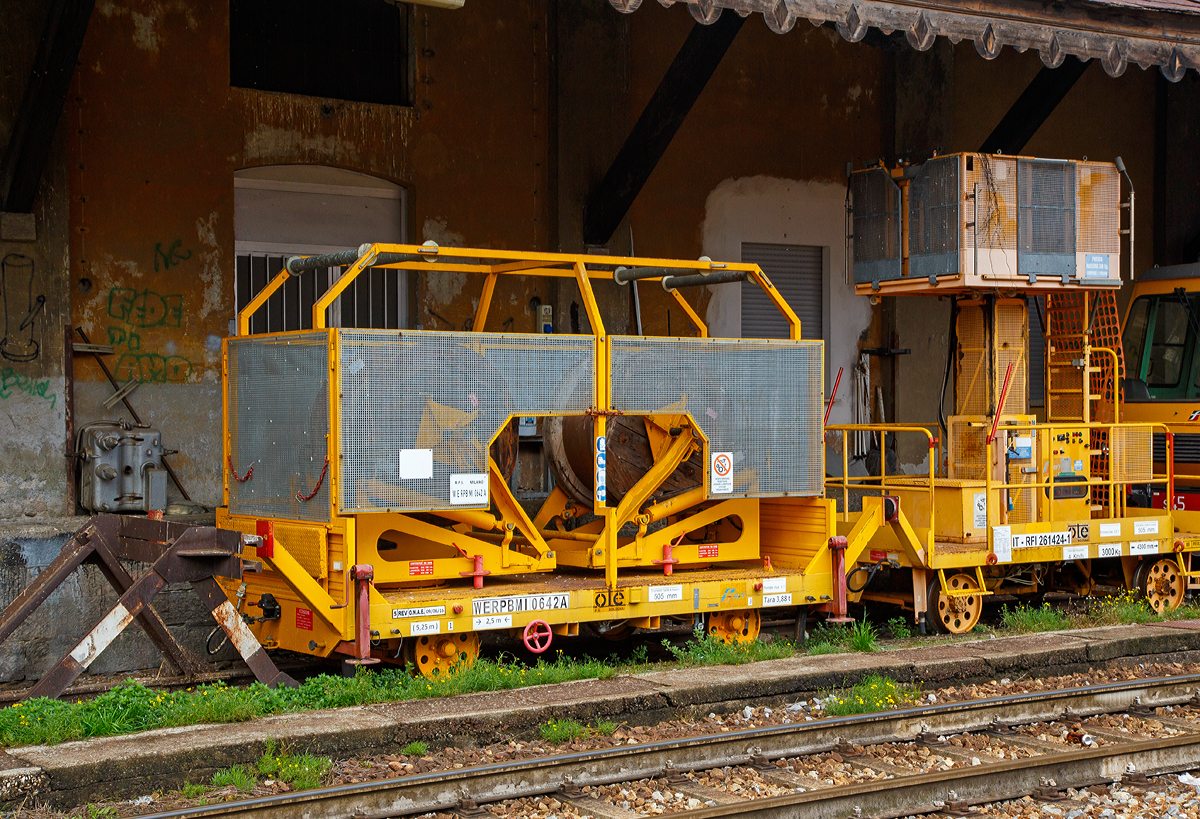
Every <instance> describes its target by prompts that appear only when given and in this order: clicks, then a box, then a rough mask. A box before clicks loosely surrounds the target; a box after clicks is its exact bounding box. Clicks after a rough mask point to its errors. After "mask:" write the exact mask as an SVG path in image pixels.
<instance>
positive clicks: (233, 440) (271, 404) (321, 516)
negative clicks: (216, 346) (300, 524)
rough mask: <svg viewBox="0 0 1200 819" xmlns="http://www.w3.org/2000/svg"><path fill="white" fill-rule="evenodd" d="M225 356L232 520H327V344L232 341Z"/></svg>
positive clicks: (296, 338)
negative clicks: (248, 517) (243, 517)
mask: <svg viewBox="0 0 1200 819" xmlns="http://www.w3.org/2000/svg"><path fill="white" fill-rule="evenodd" d="M227 349H228V354H229V370H228V382H227V389H228V391H229V396H228V399H229V414H228V418H229V460H230V463H228V464H226V467H227V468H228V469H230V470H231V471H232V473H233V474H232V475H230V478H229V511H230V513H231V514H234V515H253V516H255V517H259V518H283V519H291V520H311V521H327V520H329V480H328V478H327V476H326V474H325V473H326V471H327V470H326V455H327V453H328V449H327V447H328V442H327V440H328V439H327V436H328V434H329V338H328V336H327V335H326V334H325V333H323V332H316V333H302V334H298V335H287V336H273V337H261V336H259V337H248V338H237V339H230V340H229V342H228V348H227ZM251 470H253V471H251ZM247 475H249V476H248V477H247ZM314 489H315V492H314ZM306 496H308V497H306Z"/></svg>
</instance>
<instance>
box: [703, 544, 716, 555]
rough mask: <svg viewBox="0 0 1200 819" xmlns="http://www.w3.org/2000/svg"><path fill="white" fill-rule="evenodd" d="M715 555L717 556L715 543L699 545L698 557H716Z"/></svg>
mask: <svg viewBox="0 0 1200 819" xmlns="http://www.w3.org/2000/svg"><path fill="white" fill-rule="evenodd" d="M716 556H717V544H715V543H703V544H701V545H700V557H716Z"/></svg>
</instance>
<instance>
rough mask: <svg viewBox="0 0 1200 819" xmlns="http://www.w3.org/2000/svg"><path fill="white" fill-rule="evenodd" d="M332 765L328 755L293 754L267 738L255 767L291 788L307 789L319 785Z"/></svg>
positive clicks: (261, 772) (264, 774)
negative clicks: (264, 748) (279, 747)
mask: <svg viewBox="0 0 1200 819" xmlns="http://www.w3.org/2000/svg"><path fill="white" fill-rule="evenodd" d="M332 765H333V763H332V762H331V761H330V759H329V757H325V756H313V755H312V754H309V753H303V754H293V753H290V752H288V751H285V750H280V749H278V748H276V747H275V742H274V740H267V750H266V752H265V753H264V754H263V755H262V756H261V757H260V758H259V760H258V763H257V766H256V767H257V768H258V772H259V773H260V774H262V775H263V776H266V777H270V778H272V779H278V780H279V781H281V782H286V783H287V784H288V785H290V786H291V787H292V789H293V790H298V791H307V790H311V789H312V788H317V787H320V785H321V780H322V779H323V778H324V777H325V774H327V773H328V772H329V769H330V767H332ZM239 790H241V788H239Z"/></svg>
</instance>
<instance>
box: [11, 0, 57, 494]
mask: <svg viewBox="0 0 1200 819" xmlns="http://www.w3.org/2000/svg"><path fill="white" fill-rule="evenodd" d="M45 13H46V10H45V8H44V7H43V4H42V3H40V2H36V1H35V0H13V2H12V3H9V4H6V8H5V14H4V16H3V20H4V23H5V24H4V25H0V54H3V55H4V70H3V71H2V72H0V150H2V149H3V147H2V146H6V145H7V144H8V139H9V134H10V133H11V131H12V127H13V122H14V120H15V118H16V115H17V111H18V110H19V108H20V105H21V101H22V99H23V98H24V96H25V89H26V86H27V84H28V81H29V72H30V70H31V68H32V65H33V60H34V54H35V52H36V50H37V44H38V41H39V40H40V39H41V31H42V26H43V25H44V23H45ZM65 130H66V128H65V123H63V122H61V121H60V122H59V127H58V131H57V133H56V135H55V137H54V140H53V143H52V145H51V148H50V153H49V157H48V159H47V162H46V169H45V171H44V173H43V175H42V181H41V186H40V187H39V190H38V195H37V197H36V198H35V200H34V203H33V208H32V217H33V223H32V225H33V236H32V237H30V236H28V234H25V235H24V236H23V240H21V241H11V240H9V241H5V240H3V239H0V262H2V263H3V266H4V268H5V269H4V274H3V280H0V310H2V311H3V312H2V313H0V322H2V325H0V336H3V337H4V339H5V341H4V343H3V344H0V518H12V517H26V516H28V517H33V516H44V515H58V514H62V513H63V512H64V511H66V508H65V507H66V503H67V493H68V486H69V484H68V475H69V465H68V463H67V461H66V458H65V455H66V434H65V430H66V415H65V413H66V402H65V400H64V398H65V392H64V390H65V381H64V377H63V346H64V329H65V325H66V323H67V321H68V320H69V315H68V313H69V310H70V307H69V295H68V291H67V283H66V282H67V275H68V257H67V241H66V237H67V175H66V161H65V156H66V138H65ZM18 235H20V234H18ZM25 238H27V239H28V240H24V239H25Z"/></svg>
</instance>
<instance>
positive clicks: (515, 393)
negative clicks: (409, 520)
mask: <svg viewBox="0 0 1200 819" xmlns="http://www.w3.org/2000/svg"><path fill="white" fill-rule="evenodd" d="M338 344H339V349H338V371H339V373H340V379H341V392H340V399H339V407H340V409H339V413H340V420H339V430H340V448H341V452H340V455H341V459H340V467H341V475H340V477H341V487H342V492H341V496H340V498H339V507H340V508H341V511H342V512H378V511H384V510H397V511H420V510H426V509H450V508H461V509H469V508H481V507H482V508H486V507H487V506H488V505H489V501H488V496H487V492H486V486H487V473H488V447H489V445H490V443H491V440H492V438H493V437H494V436H495V435H496V433H497V432H498V431H499V430H500V428H501V427H502V426H503V425H504V424H505V423H507V422H508V419H509V418H510V417H512V416H536V415H581V414H583V413H584V412H586V411H587V410H588V408H590V407H592V406H594V404H595V378H596V376H595V368H596V351H595V340H594V339H593V338H592V337H591V336H567V335H514V334H499V333H426V332H411V331H401V332H388V331H354V330H343V331H340V332H339V334H338ZM480 481H482V484H480ZM481 487H482V489H481ZM473 488H474V490H480V489H481V492H480V493H476V492H475V491H474V490H473Z"/></svg>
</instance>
